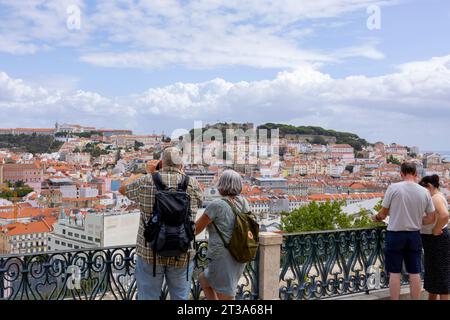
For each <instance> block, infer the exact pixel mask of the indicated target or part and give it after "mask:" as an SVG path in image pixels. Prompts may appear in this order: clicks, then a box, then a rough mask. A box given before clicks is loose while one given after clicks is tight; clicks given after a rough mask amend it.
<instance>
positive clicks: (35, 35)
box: [0, 0, 396, 68]
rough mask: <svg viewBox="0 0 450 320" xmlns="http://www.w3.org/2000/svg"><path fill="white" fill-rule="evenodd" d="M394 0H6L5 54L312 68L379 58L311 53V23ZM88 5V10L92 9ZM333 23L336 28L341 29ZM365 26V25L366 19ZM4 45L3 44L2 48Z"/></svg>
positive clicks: (366, 47) (360, 50)
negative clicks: (72, 9)
mask: <svg viewBox="0 0 450 320" xmlns="http://www.w3.org/2000/svg"><path fill="white" fill-rule="evenodd" d="M395 2H396V1H395V0H385V1H379V0H315V1H298V0H277V1H269V0H250V1H241V0H220V1H219V0H217V1H210V0H200V1H187V2H186V1H176V0H165V1H138V2H137V1H131V0H123V1H109V0H101V1H97V2H95V4H93V3H88V2H83V1H81V0H77V1H69V0H64V1H43V0H33V1H23V2H22V1H15V2H11V1H2V0H0V8H4V12H5V13H4V16H2V14H1V12H0V18H3V19H2V24H1V26H0V51H3V52H8V53H12V54H33V53H35V52H37V51H39V50H44V49H45V50H49V49H51V48H55V47H61V46H70V47H73V48H76V49H79V53H80V59H81V60H82V61H84V62H87V63H90V64H93V65H97V66H103V67H133V68H159V67H163V66H167V65H173V64H177V65H182V66H185V67H188V68H212V67H218V66H224V65H244V66H251V67H257V68H297V67H299V66H302V65H304V64H307V63H314V62H323V63H327V62H332V61H336V60H337V59H346V58H351V57H355V56H358V57H366V58H369V59H381V58H383V54H382V53H381V52H380V51H379V50H378V49H377V48H376V43H373V42H370V41H369V42H366V43H356V44H354V45H351V46H349V47H348V48H335V49H332V50H328V51H327V52H322V51H320V50H318V49H317V48H308V47H305V45H304V41H303V40H304V39H305V38H306V37H311V36H313V35H314V27H306V26H305V23H304V22H305V21H307V22H311V21H317V22H318V25H320V24H321V25H322V27H321V28H323V26H324V25H326V24H323V23H321V21H322V20H323V19H333V18H336V17H341V16H343V15H345V14H348V13H351V12H355V11H358V10H360V11H362V12H365V9H366V8H367V6H368V5H370V4H373V3H379V4H380V5H384V4H393V3H395ZM73 4H75V5H78V6H79V7H80V8H81V9H82V11H81V12H82V15H81V30H77V31H70V30H68V29H67V28H66V19H67V17H68V15H67V12H66V9H67V7H68V6H69V5H73ZM88 4H89V5H88ZM335 22H336V21H334V20H332V21H330V23H329V25H330V28H333V25H335V26H336V23H335ZM361 28H365V21H361ZM1 44H4V45H1Z"/></svg>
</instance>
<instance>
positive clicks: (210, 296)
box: [198, 272, 219, 300]
mask: <svg viewBox="0 0 450 320" xmlns="http://www.w3.org/2000/svg"><path fill="white" fill-rule="evenodd" d="M198 281H199V282H200V286H201V287H202V289H203V292H204V293H205V297H206V299H207V300H219V297H218V295H217V294H216V291H214V289H213V288H211V286H210V285H209V282H208V279H206V277H205V275H204V273H203V272H202V273H200V275H199V276H198Z"/></svg>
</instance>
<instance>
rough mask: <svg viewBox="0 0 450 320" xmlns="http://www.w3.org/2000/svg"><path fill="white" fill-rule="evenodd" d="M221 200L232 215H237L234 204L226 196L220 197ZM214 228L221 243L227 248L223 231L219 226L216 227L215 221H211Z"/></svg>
mask: <svg viewBox="0 0 450 320" xmlns="http://www.w3.org/2000/svg"><path fill="white" fill-rule="evenodd" d="M222 200H223V201H225V202H226V203H227V204H228V205H229V206H230V208H231V211H233V213H234V215H235V216H237V215H238V214H239V212H238V210H237V208H236V206H235V205H234V204H233V203H232V202H231V201H230V200H229V199H228V198H222ZM212 224H213V226H214V228H215V229H216V231H217V234H218V235H219V237H220V239H221V240H222V242H223V245H224V246H225V248H228V244H227V243H226V242H225V238H224V237H223V233H222V231H220V230H219V228H218V227H217V225H216V223H215V222H214V221H213V222H212Z"/></svg>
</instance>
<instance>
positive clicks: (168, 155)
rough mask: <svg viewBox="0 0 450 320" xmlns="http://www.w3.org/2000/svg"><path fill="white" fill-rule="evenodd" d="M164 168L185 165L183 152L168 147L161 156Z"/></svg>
mask: <svg viewBox="0 0 450 320" xmlns="http://www.w3.org/2000/svg"><path fill="white" fill-rule="evenodd" d="M161 160H162V165H163V167H178V166H181V165H183V159H182V156H181V150H180V149H178V148H177V147H168V148H166V149H164V150H163V152H162V154H161Z"/></svg>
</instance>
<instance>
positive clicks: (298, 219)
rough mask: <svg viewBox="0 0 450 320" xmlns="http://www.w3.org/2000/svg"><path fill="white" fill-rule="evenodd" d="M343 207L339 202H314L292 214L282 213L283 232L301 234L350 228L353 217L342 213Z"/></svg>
mask: <svg viewBox="0 0 450 320" xmlns="http://www.w3.org/2000/svg"><path fill="white" fill-rule="evenodd" d="M342 205H343V203H341V202H337V201H334V202H330V201H327V202H323V203H317V202H315V201H313V202H311V203H309V204H308V205H307V206H303V207H301V208H298V209H296V210H293V211H292V212H290V213H282V217H281V225H282V230H283V231H286V232H300V231H319V230H335V229H345V228H350V227H351V217H349V216H348V215H346V214H345V213H343V212H342Z"/></svg>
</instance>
